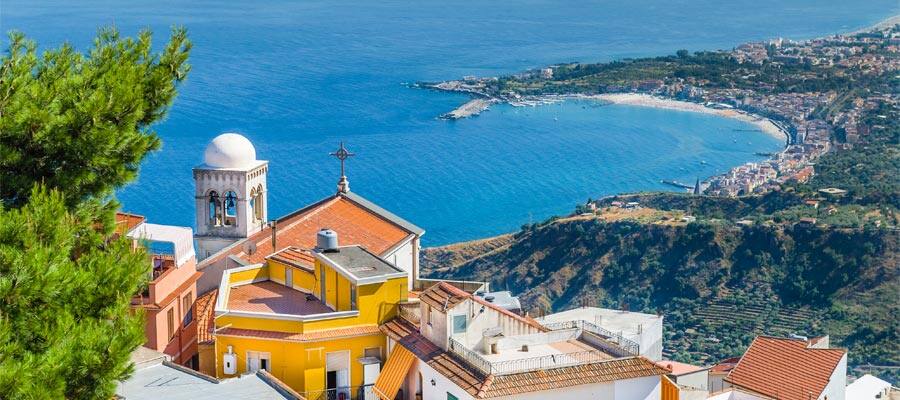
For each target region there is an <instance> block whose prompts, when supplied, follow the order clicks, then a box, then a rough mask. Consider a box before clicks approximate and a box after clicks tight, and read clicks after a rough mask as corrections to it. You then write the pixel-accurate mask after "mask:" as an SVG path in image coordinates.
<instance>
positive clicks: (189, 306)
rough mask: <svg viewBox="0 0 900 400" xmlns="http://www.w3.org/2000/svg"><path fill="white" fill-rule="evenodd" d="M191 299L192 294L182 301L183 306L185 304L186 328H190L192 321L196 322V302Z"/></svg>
mask: <svg viewBox="0 0 900 400" xmlns="http://www.w3.org/2000/svg"><path fill="white" fill-rule="evenodd" d="M192 300H193V299H191V294H190V293H188V294H187V296H184V299H183V300H182V304H184V308H183V309H182V310H184V326H188V324H190V323H191V321H193V320H194V302H193V301H192Z"/></svg>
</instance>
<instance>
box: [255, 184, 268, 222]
mask: <svg viewBox="0 0 900 400" xmlns="http://www.w3.org/2000/svg"><path fill="white" fill-rule="evenodd" d="M263 203H264V201H263V188H262V185H259V186H257V187H256V197H255V199H254V204H255V206H254V207H253V215H255V216H256V219H257V220H258V221H262V220H263V218H264V214H263V210H265V209H266V208H265V207H266V205H265V204H263Z"/></svg>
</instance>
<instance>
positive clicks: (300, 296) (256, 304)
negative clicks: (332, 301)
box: [228, 281, 334, 315]
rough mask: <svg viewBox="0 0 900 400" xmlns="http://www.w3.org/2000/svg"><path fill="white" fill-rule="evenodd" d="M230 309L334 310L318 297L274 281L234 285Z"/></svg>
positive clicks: (293, 312) (291, 312)
mask: <svg viewBox="0 0 900 400" xmlns="http://www.w3.org/2000/svg"><path fill="white" fill-rule="evenodd" d="M228 309H229V310H234V311H249V312H259V313H275V314H289V315H313V314H324V313H330V312H334V310H333V309H331V307H328V306H327V305H325V303H322V302H321V301H319V299H317V298H316V297H314V296H312V295H309V296H307V294H306V293H303V292H300V291H298V290H294V289H291V288H289V287H286V286H283V285H281V284H279V283H275V282H272V281H262V282H255V283H248V284H246V285H240V286H233V287H232V288H231V291H230V293H229V296H228Z"/></svg>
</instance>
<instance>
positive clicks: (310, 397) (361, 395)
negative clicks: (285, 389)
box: [301, 385, 379, 400]
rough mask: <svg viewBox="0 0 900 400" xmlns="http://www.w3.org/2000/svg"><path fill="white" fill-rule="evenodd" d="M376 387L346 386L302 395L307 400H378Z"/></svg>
mask: <svg viewBox="0 0 900 400" xmlns="http://www.w3.org/2000/svg"><path fill="white" fill-rule="evenodd" d="M374 386H375V385H361V386H344V387H339V388H334V389H325V390H317V391H311V392H305V393H301V394H302V395H303V397H305V398H306V399H307V400H378V399H379V398H378V395H376V394H375V390H374Z"/></svg>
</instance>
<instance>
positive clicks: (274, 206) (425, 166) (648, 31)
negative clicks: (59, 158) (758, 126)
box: [0, 0, 900, 245]
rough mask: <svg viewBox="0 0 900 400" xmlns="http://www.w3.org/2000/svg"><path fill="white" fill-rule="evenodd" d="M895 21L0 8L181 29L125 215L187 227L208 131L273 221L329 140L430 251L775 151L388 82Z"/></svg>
mask: <svg viewBox="0 0 900 400" xmlns="http://www.w3.org/2000/svg"><path fill="white" fill-rule="evenodd" d="M898 10H900V6H898V3H897V1H896V0H870V1H865V2H848V1H844V0H826V1H821V0H819V1H817V0H801V1H794V0H789V1H785V0H756V1H729V2H721V1H714V0H700V1H683V0H681V1H677V0H676V1H658V0H638V1H629V2H613V1H594V2H557V1H537V0H525V1H515V2H510V1H481V2H477V1H465V2H450V1H415V2H398V1H370V2H346V1H334V0H327V1H326V0H308V1H286V0H261V1H248V2H238V1H228V2H226V1H191V2H184V1H152V2H133V1H97V0H89V1H77V2H74V1H65V2H63V1H56V2H47V1H35V0H27V1H23V0H6V1H4V2H3V3H2V5H0V27H2V30H3V31H8V30H12V29H17V30H21V31H24V32H25V33H26V34H27V35H29V36H30V37H32V38H34V39H36V40H38V41H39V43H40V45H41V46H43V47H45V48H46V47H49V46H56V45H58V44H60V43H62V42H64V41H69V42H71V43H72V44H74V45H75V46H76V47H77V48H79V49H85V48H86V47H87V46H89V44H90V41H91V38H92V37H93V35H94V33H95V32H96V29H97V27H98V26H102V25H115V26H116V27H118V28H119V29H120V30H121V31H122V32H123V33H125V34H129V35H130V34H134V33H135V32H137V31H138V30H139V29H141V28H143V27H149V28H151V29H152V30H153V31H154V32H155V33H156V35H155V39H156V43H157V44H162V43H163V42H164V40H165V39H166V34H167V33H168V32H167V31H168V28H169V27H170V26H171V25H175V24H177V25H184V26H186V27H187V28H188V30H189V32H190V36H191V39H192V41H193V43H194V50H193V52H192V54H191V60H190V62H191V64H192V65H193V70H192V72H191V74H190V76H189V78H188V80H187V81H186V82H185V83H184V84H183V85H182V86H181V87H180V88H179V89H180V95H179V97H178V98H177V100H176V102H175V104H174V106H173V108H172V110H171V112H170V114H169V116H168V119H166V120H165V121H164V122H162V123H160V124H158V125H157V126H156V127H155V129H156V131H157V132H158V133H159V135H160V136H161V138H162V139H163V142H164V145H163V149H162V150H161V151H159V152H157V153H155V154H153V155H151V156H150V157H148V158H147V160H146V161H145V163H144V164H143V166H142V170H141V174H140V177H139V179H138V181H136V182H134V183H133V184H131V185H129V186H128V187H126V188H123V189H122V190H121V191H120V192H119V193H118V198H119V199H120V200H121V202H122V203H123V205H124V209H125V210H127V211H131V212H135V213H139V214H144V215H146V216H147V217H149V218H150V220H152V221H154V222H157V223H166V224H177V225H186V226H191V225H192V224H193V214H194V203H193V197H192V196H193V192H192V186H193V182H192V180H191V167H192V166H194V165H196V164H198V163H200V161H201V157H202V153H203V149H204V147H205V146H206V144H207V142H208V141H209V140H210V139H212V138H213V137H214V136H216V135H217V134H219V133H221V132H224V131H238V132H241V133H243V134H245V135H246V136H247V137H249V138H250V139H251V140H252V141H253V142H254V143H255V145H256V148H257V154H258V156H259V158H261V159H267V160H270V176H269V190H270V191H269V206H270V210H269V211H270V215H272V216H279V215H283V214H286V213H288V212H290V211H292V210H294V209H296V208H299V207H301V206H303V205H306V204H308V203H310V202H312V201H314V200H317V199H319V198H321V197H323V196H326V195H328V194H330V193H332V192H333V191H334V190H335V184H336V181H337V177H338V176H337V175H338V174H339V172H338V171H339V166H338V164H337V162H336V161H335V160H334V159H333V158H330V157H329V156H328V152H330V151H333V150H334V149H335V148H336V147H337V144H338V142H339V141H341V140H343V141H345V142H346V143H347V146H348V147H349V148H350V149H351V150H352V151H354V152H356V153H357V154H358V155H357V156H356V157H354V158H352V159H351V160H350V161H349V162H348V176H349V178H350V182H351V187H352V188H353V190H354V191H356V192H358V193H360V194H362V195H364V196H366V197H368V198H369V199H371V200H373V201H375V202H377V203H379V204H381V205H382V206H384V207H386V208H388V209H390V210H392V211H394V212H396V213H398V214H400V215H401V216H403V217H406V218H407V219H409V220H411V221H413V222H415V223H416V224H419V225H421V226H422V227H424V228H425V229H426V230H427V231H428V234H427V235H426V236H425V238H424V242H425V244H426V245H438V244H444V243H449V242H455V241H460V240H468V239H475V238H480V237H485V236H489V235H494V234H498V233H503V232H508V231H512V230H515V229H516V228H517V227H518V226H520V225H521V224H523V223H526V222H529V221H540V220H543V219H545V218H547V217H549V216H551V215H554V214H564V213H567V212H570V211H571V210H572V209H573V207H574V205H575V204H576V203H578V202H582V201H584V200H585V199H587V198H588V197H599V196H602V195H607V194H612V193H618V192H626V191H637V190H670V188H669V187H666V186H663V185H661V184H660V183H659V181H660V180H661V179H677V180H680V181H684V182H693V180H694V179H695V177H697V176H700V177H706V176H709V175H713V174H716V173H721V172H724V171H726V170H728V169H729V168H731V167H733V166H736V165H739V164H742V163H744V162H747V161H751V160H754V159H758V158H759V157H757V156H754V155H753V153H754V152H760V151H762V152H767V151H773V150H777V149H778V148H779V147H780V146H781V145H782V143H781V142H780V141H779V140H778V139H775V138H772V137H769V136H765V135H763V134H761V133H748V132H738V131H735V130H736V129H751V127H750V126H748V125H747V124H745V123H742V122H738V121H734V120H728V119H723V118H719V117H715V116H710V115H703V114H693V113H687V112H678V111H669V110H658V109H647V108H639V107H631V106H618V105H616V106H604V107H596V105H595V104H594V103H590V102H583V101H570V102H565V103H561V104H554V105H548V106H541V107H534V108H514V107H510V106H506V105H500V106H495V107H493V108H492V109H491V110H490V111H488V112H486V113H484V114H482V115H481V116H479V117H476V118H473V119H468V120H462V121H455V122H449V121H443V120H438V119H436V118H435V117H436V116H438V115H440V114H441V113H444V112H447V111H449V110H451V109H453V108H454V107H456V106H458V105H459V104H461V103H462V102H464V101H465V100H466V97H465V96H462V95H456V94H448V93H438V92H432V91H426V90H421V89H413V88H409V87H407V86H405V85H404V83H406V82H415V81H420V80H444V79H453V78H458V77H461V76H464V75H489V76H491V75H500V74H507V73H514V72H517V71H520V70H523V69H527V68H535V67H539V66H543V65H547V64H552V63H557V62H565V61H607V60H611V59H617V58H623V57H638V56H649V55H661V54H669V53H673V52H674V51H675V50H677V49H681V48H685V49H690V50H710V49H721V48H731V47H734V46H736V45H738V44H740V43H742V42H745V41H750V40H764V39H768V38H774V37H786V38H792V39H806V38H811V37H816V36H821V35H825V34H829V33H837V32H841V31H848V30H853V29H856V28H860V27H863V26H867V25H870V24H872V23H874V22H877V21H879V20H881V19H883V18H885V17H887V16H890V15H893V14H896V13H897V12H898ZM7 42H8V41H7V40H6V39H4V41H3V43H4V44H6V43H7ZM701 161H705V162H706V163H705V164H702V163H701Z"/></svg>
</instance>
